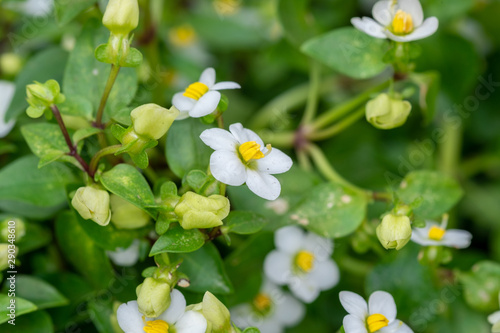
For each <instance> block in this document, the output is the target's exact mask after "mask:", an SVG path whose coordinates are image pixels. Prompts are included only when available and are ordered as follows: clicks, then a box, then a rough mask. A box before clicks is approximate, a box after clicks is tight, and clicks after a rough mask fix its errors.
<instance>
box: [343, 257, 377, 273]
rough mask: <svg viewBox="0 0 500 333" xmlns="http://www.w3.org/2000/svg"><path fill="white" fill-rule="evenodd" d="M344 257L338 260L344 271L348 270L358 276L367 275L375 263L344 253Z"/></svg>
mask: <svg viewBox="0 0 500 333" xmlns="http://www.w3.org/2000/svg"><path fill="white" fill-rule="evenodd" d="M341 258H342V259H341V260H339V261H338V263H339V266H340V267H341V268H342V270H343V271H347V272H349V273H351V274H353V275H357V276H367V275H368V273H370V272H371V271H372V269H373V264H371V263H367V262H365V261H361V260H359V259H356V258H353V257H351V256H349V255H347V254H343V255H342V257H341Z"/></svg>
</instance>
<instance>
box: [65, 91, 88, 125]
mask: <svg viewBox="0 0 500 333" xmlns="http://www.w3.org/2000/svg"><path fill="white" fill-rule="evenodd" d="M58 107H59V111H61V113H62V114H64V115H68V116H77V117H83V118H85V119H88V120H90V119H92V113H93V108H92V103H91V102H90V101H89V100H88V99H87V98H85V97H82V96H68V97H67V98H66V100H65V101H64V102H63V103H62V104H60V105H58Z"/></svg>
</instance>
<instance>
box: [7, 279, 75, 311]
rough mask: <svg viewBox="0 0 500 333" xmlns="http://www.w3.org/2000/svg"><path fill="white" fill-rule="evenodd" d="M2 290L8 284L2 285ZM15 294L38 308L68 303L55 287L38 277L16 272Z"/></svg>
mask: <svg viewBox="0 0 500 333" xmlns="http://www.w3.org/2000/svg"><path fill="white" fill-rule="evenodd" d="M2 291H3V292H5V293H7V292H8V284H5V285H4V288H3V290H2ZM16 296H19V297H21V298H24V299H25V300H28V301H30V302H31V303H33V304H35V305H36V306H37V308H38V309H47V308H53V307H58V306H63V305H66V304H68V299H66V297H64V296H63V295H62V294H61V293H60V292H59V291H58V290H57V289H56V288H54V287H53V286H52V285H50V284H48V283H47V282H45V281H44V280H41V279H39V278H36V277H33V276H29V275H23V274H18V275H17V276H16Z"/></svg>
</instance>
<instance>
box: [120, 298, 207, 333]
mask: <svg viewBox="0 0 500 333" xmlns="http://www.w3.org/2000/svg"><path fill="white" fill-rule="evenodd" d="M170 297H171V302H170V306H169V307H168V309H167V310H165V312H163V313H162V314H161V315H160V316H158V317H157V318H146V317H144V316H143V314H142V313H140V312H139V308H138V306H137V301H130V302H127V303H126V304H125V303H124V304H122V305H120V307H119V308H118V311H117V313H116V316H117V319H118V325H120V327H121V329H122V330H123V331H124V332H125V333H144V332H169V329H170V330H172V331H173V332H176V333H205V330H206V329H207V320H206V319H205V317H203V315H202V314H201V313H198V312H196V311H186V299H185V298H184V296H183V295H182V294H181V292H180V291H178V290H176V289H174V290H172V293H171V294H170ZM155 329H156V330H155Z"/></svg>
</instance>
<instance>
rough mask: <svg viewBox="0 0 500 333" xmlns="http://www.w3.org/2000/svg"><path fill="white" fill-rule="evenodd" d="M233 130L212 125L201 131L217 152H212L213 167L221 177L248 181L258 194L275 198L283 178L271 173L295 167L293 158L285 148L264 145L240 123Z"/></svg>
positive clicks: (235, 183) (237, 182) (230, 181)
mask: <svg viewBox="0 0 500 333" xmlns="http://www.w3.org/2000/svg"><path fill="white" fill-rule="evenodd" d="M229 131H230V132H228V131H226V130H223V129H220V128H211V129H208V130H205V131H203V133H201V135H200V138H201V140H202V141H203V142H204V143H205V144H206V145H207V146H209V147H210V148H212V149H214V150H215V152H214V153H213V154H212V156H210V171H211V172H212V175H213V176H214V177H215V179H217V180H218V181H220V182H222V183H224V184H227V185H231V186H240V185H243V184H244V183H246V184H247V186H248V188H249V189H250V190H251V191H252V192H253V193H255V194H257V195H258V196H260V197H262V198H264V199H267V200H275V199H276V198H278V196H279V195H280V192H281V185H280V182H279V181H278V180H277V179H276V178H275V177H274V176H271V174H277V173H283V172H286V171H288V170H289V169H290V168H291V167H292V159H291V158H290V157H288V156H287V155H285V154H284V153H283V152H282V151H281V150H279V149H275V148H271V146H270V145H268V146H264V142H262V140H261V138H260V137H259V136H258V135H257V134H256V133H255V132H253V131H251V130H249V129H246V128H243V126H242V125H241V124H240V123H237V124H233V125H231V126H229Z"/></svg>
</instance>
